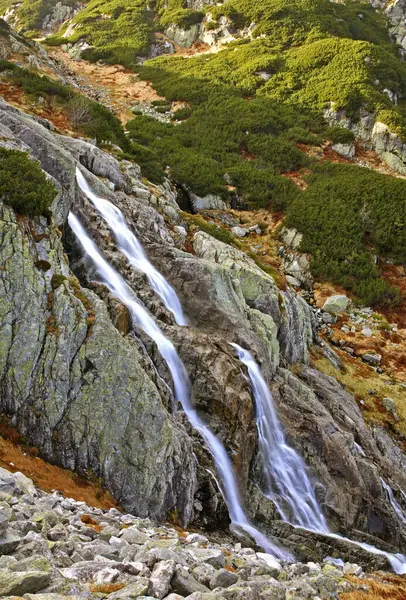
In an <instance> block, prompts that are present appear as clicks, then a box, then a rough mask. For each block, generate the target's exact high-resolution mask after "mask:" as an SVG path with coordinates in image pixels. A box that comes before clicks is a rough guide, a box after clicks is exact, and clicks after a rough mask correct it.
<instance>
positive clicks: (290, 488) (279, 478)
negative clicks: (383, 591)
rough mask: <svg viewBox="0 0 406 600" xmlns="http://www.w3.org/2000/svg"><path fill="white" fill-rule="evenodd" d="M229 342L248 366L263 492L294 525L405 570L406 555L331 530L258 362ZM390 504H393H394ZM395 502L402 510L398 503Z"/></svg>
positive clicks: (394, 567)
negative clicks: (285, 429)
mask: <svg viewBox="0 0 406 600" xmlns="http://www.w3.org/2000/svg"><path fill="white" fill-rule="evenodd" d="M231 345H232V346H233V347H234V348H235V349H236V351H237V354H238V357H239V359H240V361H241V362H242V363H243V364H244V365H245V366H246V367H247V369H248V375H249V378H250V382H251V387H252V391H253V394H254V399H255V404H256V423H257V429H258V439H259V448H260V452H261V456H262V463H263V468H264V474H265V477H266V481H267V485H268V489H267V491H266V495H267V496H268V497H269V498H270V499H271V500H272V501H273V502H274V503H275V506H276V508H277V509H278V512H279V513H280V515H281V517H282V518H283V520H284V521H286V522H287V523H290V524H291V525H293V526H294V527H301V528H303V529H307V530H308V531H313V532H316V533H321V534H324V535H327V536H329V537H330V538H334V539H337V540H342V541H346V542H350V543H351V544H354V545H355V546H358V547H359V548H362V549H363V550H366V551H368V552H370V553H371V554H377V555H381V556H386V558H387V559H388V561H389V562H390V564H391V565H392V568H393V570H394V571H395V572H396V573H399V574H404V573H406V557H405V556H403V555H402V554H390V553H388V552H384V551H383V550H379V549H378V548H375V547H374V546H371V545H370V544H365V543H363V542H357V541H354V540H350V539H348V538H346V537H343V536H341V535H338V534H336V533H332V532H330V530H329V528H328V525H327V522H326V520H325V518H324V516H323V513H322V511H321V508H320V506H319V504H318V502H317V499H316V496H315V494H314V490H313V486H312V485H311V483H310V480H309V478H308V475H307V472H306V465H305V463H304V462H303V460H302V458H301V457H300V456H299V455H298V454H297V452H295V450H293V448H291V447H290V446H288V444H287V443H286V438H285V435H284V432H283V429H282V425H281V422H280V420H279V417H278V414H277V412H276V409H275V406H274V403H273V398H272V395H271V392H270V390H269V388H268V386H267V384H266V381H265V379H264V378H263V376H262V373H261V371H260V368H259V366H258V364H257V363H256V362H255V360H254V358H253V357H252V355H251V354H250V353H249V352H248V351H247V350H244V349H243V348H241V346H238V344H231ZM382 484H383V485H384V487H385V489H386V490H387V488H388V487H389V486H386V484H385V482H383V481H382ZM389 490H390V493H391V497H392V499H393V501H394V502H395V503H396V504H397V502H396V500H395V499H394V498H393V493H392V490H391V489H390V488H389ZM387 492H388V490H387ZM388 494H389V492H388ZM391 503H392V501H391ZM392 506H393V507H394V504H392ZM397 506H398V507H399V509H400V511H402V509H401V508H400V506H399V505H398V504H397ZM402 514H403V513H402ZM398 516H399V515H398Z"/></svg>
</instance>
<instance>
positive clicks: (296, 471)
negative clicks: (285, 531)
mask: <svg viewBox="0 0 406 600" xmlns="http://www.w3.org/2000/svg"><path fill="white" fill-rule="evenodd" d="M232 346H233V347H234V348H235V349H236V350H237V353H238V357H239V359H240V361H241V362H242V363H243V364H244V365H245V366H246V367H247V368H248V374H249V377H250V381H251V386H252V391H253V394H254V398H255V405H256V423H257V429H258V440H259V449H260V452H261V455H262V461H263V468H264V474H265V477H266V481H267V485H268V489H267V490H266V495H267V496H268V498H270V499H271V500H272V501H273V502H274V504H275V505H276V507H277V509H278V512H279V514H280V515H281V517H282V519H283V520H284V521H287V522H288V523H291V524H292V525H298V526H300V527H304V528H305V529H309V530H313V531H319V532H324V533H327V532H328V526H327V522H326V520H325V518H324V516H323V513H322V512H321V509H320V506H319V504H318V502H317V500H316V497H315V495H314V490H313V486H312V484H311V483H310V480H309V478H308V476H307V473H306V465H305V464H304V462H303V460H302V458H301V457H300V456H299V454H298V453H297V452H295V450H293V448H291V447H290V446H289V445H288V444H287V442H286V439H285V434H284V432H283V429H282V425H281V422H280V420H279V417H278V415H277V412H276V410H275V406H274V403H273V399H272V396H271V392H270V390H269V388H268V386H267V384H266V381H265V380H264V378H263V377H262V374H261V371H260V368H259V366H258V365H257V363H256V362H255V360H254V359H253V357H252V356H251V354H250V353H249V352H248V351H247V350H244V349H243V348H241V347H240V346H238V345H237V344H232Z"/></svg>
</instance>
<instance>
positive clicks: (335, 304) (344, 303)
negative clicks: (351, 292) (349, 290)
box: [323, 294, 350, 315]
mask: <svg viewBox="0 0 406 600" xmlns="http://www.w3.org/2000/svg"><path fill="white" fill-rule="evenodd" d="M349 303H350V300H349V298H347V296H344V295H342V294H337V295H335V296H330V297H329V298H327V300H326V301H325V303H324V304H323V310H324V312H327V313H332V314H334V315H335V314H338V313H342V312H345V311H346V310H347V308H348V305H349Z"/></svg>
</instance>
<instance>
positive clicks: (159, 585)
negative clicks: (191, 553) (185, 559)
mask: <svg viewBox="0 0 406 600" xmlns="http://www.w3.org/2000/svg"><path fill="white" fill-rule="evenodd" d="M175 569H176V563H175V561H174V560H162V561H161V562H158V563H156V565H155V567H154V570H153V571H152V574H151V578H150V580H149V588H148V593H149V595H150V596H152V597H153V598H160V599H162V598H163V597H164V596H166V595H167V593H168V592H169V587H170V584H171V580H172V577H173V574H174V572H175Z"/></svg>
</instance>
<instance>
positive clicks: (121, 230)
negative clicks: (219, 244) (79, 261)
mask: <svg viewBox="0 0 406 600" xmlns="http://www.w3.org/2000/svg"><path fill="white" fill-rule="evenodd" d="M76 180H77V182H78V185H79V187H80V189H81V190H82V192H83V193H84V194H85V195H86V196H87V197H88V198H89V200H90V201H91V202H92V204H93V205H94V207H95V208H96V209H97V210H98V211H99V213H100V214H101V215H102V217H103V218H104V220H105V221H106V223H107V224H108V226H109V227H110V229H111V230H112V232H113V233H114V236H115V238H116V242H117V245H118V248H119V250H121V252H123V254H124V255H125V256H126V257H127V260H128V262H129V263H130V265H132V266H133V267H134V268H135V269H137V271H141V272H142V273H145V275H146V276H147V278H148V281H149V284H150V286H151V287H152V289H153V290H154V292H155V293H156V294H158V296H159V297H160V298H161V300H162V302H163V303H164V304H165V306H166V308H167V309H168V310H169V311H170V312H171V313H172V314H173V315H174V317H175V320H176V323H177V324H178V325H187V320H186V319H185V316H184V314H183V311H182V307H181V304H180V302H179V298H178V297H177V295H176V292H175V290H174V289H173V288H172V287H171V286H170V285H169V283H168V282H167V281H166V279H165V278H164V277H163V276H162V274H161V273H160V272H159V271H157V270H156V269H155V267H154V266H153V265H152V264H151V263H150V262H149V260H148V258H147V256H146V254H145V252H144V249H143V247H142V246H141V244H140V242H139V241H138V239H137V238H136V237H135V235H134V234H133V232H132V231H131V230H130V229H129V227H128V225H127V223H126V221H125V219H124V215H123V213H122V212H121V211H120V210H119V209H118V208H117V206H115V205H114V204H112V203H111V202H109V201H108V200H106V199H104V198H100V197H99V196H97V195H96V194H95V193H94V192H93V191H92V190H91V188H90V187H89V185H88V183H87V181H86V179H85V178H84V176H83V175H82V173H81V171H80V169H79V168H78V167H76Z"/></svg>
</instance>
